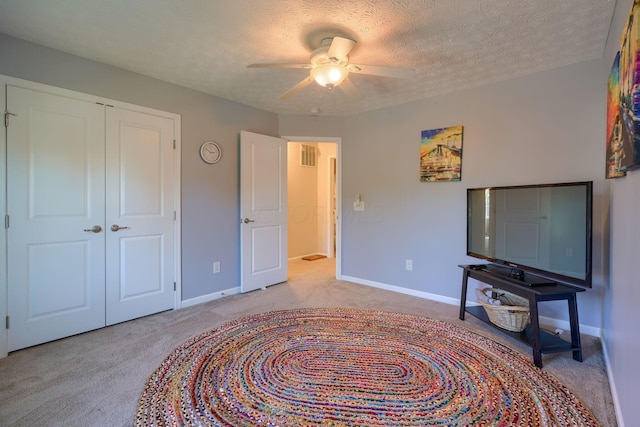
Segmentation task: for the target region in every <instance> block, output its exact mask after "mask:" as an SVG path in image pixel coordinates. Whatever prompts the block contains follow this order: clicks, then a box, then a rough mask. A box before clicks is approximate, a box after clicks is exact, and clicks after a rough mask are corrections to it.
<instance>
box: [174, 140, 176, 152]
mask: <svg viewBox="0 0 640 427" xmlns="http://www.w3.org/2000/svg"><path fill="white" fill-rule="evenodd" d="M173 149H174V150H175V149H176V140H175V139H174V140H173Z"/></svg>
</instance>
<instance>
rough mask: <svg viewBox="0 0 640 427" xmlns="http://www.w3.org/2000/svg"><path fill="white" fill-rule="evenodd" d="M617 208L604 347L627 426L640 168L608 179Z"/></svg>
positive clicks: (620, 16) (618, 29) (634, 340)
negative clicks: (613, 178)
mask: <svg viewBox="0 0 640 427" xmlns="http://www.w3.org/2000/svg"><path fill="white" fill-rule="evenodd" d="M632 4H633V1H632V0H618V1H617V3H616V11H615V15H614V18H613V21H612V25H611V31H610V33H609V40H608V43H607V48H606V51H605V60H604V62H605V63H604V64H603V68H602V70H601V75H600V81H601V82H603V84H604V82H606V79H607V76H608V74H609V70H610V68H611V64H612V63H613V60H614V58H615V55H616V52H617V51H618V49H619V48H620V36H621V35H622V32H623V27H624V26H625V25H626V22H627V18H628V15H629V11H630V10H631V5H632ZM608 183H609V184H610V188H611V205H610V206H611V208H610V211H609V212H607V214H608V216H607V218H610V223H611V240H610V242H609V244H610V247H611V251H610V258H609V260H608V261H609V262H608V268H607V270H608V272H609V283H608V285H607V287H606V290H605V294H604V299H603V320H602V329H603V333H602V335H603V338H604V340H603V341H604V350H605V352H606V353H607V355H608V360H609V374H610V377H611V380H612V382H613V384H614V385H615V393H616V395H617V400H618V403H619V405H618V409H619V414H618V415H619V421H623V423H621V426H623V425H626V426H632V425H637V423H638V421H637V419H638V408H637V406H638V396H639V395H640V393H639V392H638V384H640V364H638V355H640V339H638V330H639V329H640V310H639V309H638V306H640V288H639V287H640V278H639V277H640V276H639V274H638V269H637V266H638V242H640V227H639V226H638V212H640V171H632V172H630V173H628V174H627V176H626V177H624V178H619V179H615V180H610V181H608Z"/></svg>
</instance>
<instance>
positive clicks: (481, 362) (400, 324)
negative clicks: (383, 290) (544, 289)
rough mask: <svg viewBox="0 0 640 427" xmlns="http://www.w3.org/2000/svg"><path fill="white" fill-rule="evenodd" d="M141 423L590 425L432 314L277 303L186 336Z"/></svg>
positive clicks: (518, 362) (538, 376)
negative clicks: (294, 306) (280, 305)
mask: <svg viewBox="0 0 640 427" xmlns="http://www.w3.org/2000/svg"><path fill="white" fill-rule="evenodd" d="M135 425H136V426H145V427H146V426H283V427H284V426H296V427H298V426H318V425H323V426H368V427H375V426H411V427H416V426H475V425H484V426H597V425H598V423H597V421H596V420H595V418H594V417H593V415H592V414H591V413H590V411H589V410H588V409H587V408H586V407H585V406H584V405H583V404H582V403H581V402H580V401H579V400H578V399H577V398H576V397H575V396H573V395H572V394H571V392H570V391H569V390H568V389H567V388H565V387H564V386H563V385H562V384H561V383H559V382H558V381H557V380H555V379H554V378H553V377H552V376H551V375H549V374H547V373H546V372H545V371H543V370H541V369H538V368H536V367H535V366H534V365H533V364H532V363H531V362H529V361H528V360H526V359H525V358H524V357H522V356H520V355H519V354H518V353H516V352H515V351H513V350H510V349H509V348H507V347H505V346H503V345H501V344H498V343H496V342H494V341H491V340H489V339H487V338H484V337H482V336H480V335H478V334H475V333H473V332H470V331H468V330H466V329H464V328H460V327H457V326H454V325H452V324H449V323H445V322H442V321H438V320H432V319H428V318H424V317H419V316H411V315H406V314H399V313H387V312H380V311H364V310H352V309H302V310H291V311H277V312H270V313H264V314H259V315H255V316H251V317H245V318H241V319H237V320H235V321H233V322H230V323H227V324H225V325H223V326H221V327H219V328H217V329H215V330H212V331H210V332H207V333H204V334H202V335H200V336H197V337H195V338H192V339H191V340H189V341H187V342H186V343H184V344H183V345H181V346H180V347H178V348H177V349H176V350H175V351H174V352H173V353H172V354H171V355H169V356H168V357H167V358H166V359H165V361H164V362H163V363H162V365H161V366H160V367H159V368H158V369H157V370H156V371H155V373H154V374H153V375H152V376H151V378H150V379H149V381H148V382H147V385H146V387H145V390H144V392H143V393H142V396H141V398H140V400H139V402H138V410H137V413H136V419H135Z"/></svg>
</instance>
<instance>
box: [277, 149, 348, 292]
mask: <svg viewBox="0 0 640 427" xmlns="http://www.w3.org/2000/svg"><path fill="white" fill-rule="evenodd" d="M282 138H284V139H286V140H287V142H330V143H334V144H336V215H337V216H338V219H337V221H336V279H338V280H341V279H342V203H341V200H342V138H338V137H321V136H283V137H282Z"/></svg>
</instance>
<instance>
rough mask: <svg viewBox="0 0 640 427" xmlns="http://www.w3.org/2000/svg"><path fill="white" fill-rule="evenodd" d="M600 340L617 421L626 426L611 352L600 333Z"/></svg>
mask: <svg viewBox="0 0 640 427" xmlns="http://www.w3.org/2000/svg"><path fill="white" fill-rule="evenodd" d="M600 342H601V343H602V354H603V355H604V366H605V367H606V368H607V378H609V388H610V389H611V398H612V399H613V407H614V409H615V410H616V421H617V422H618V427H624V419H623V418H622V412H621V411H620V400H619V399H618V391H617V390H618V389H617V388H616V384H615V379H614V378H613V372H612V371H611V360H610V359H609V352H608V351H607V343H606V342H605V339H604V336H603V335H602V334H601V335H600Z"/></svg>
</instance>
